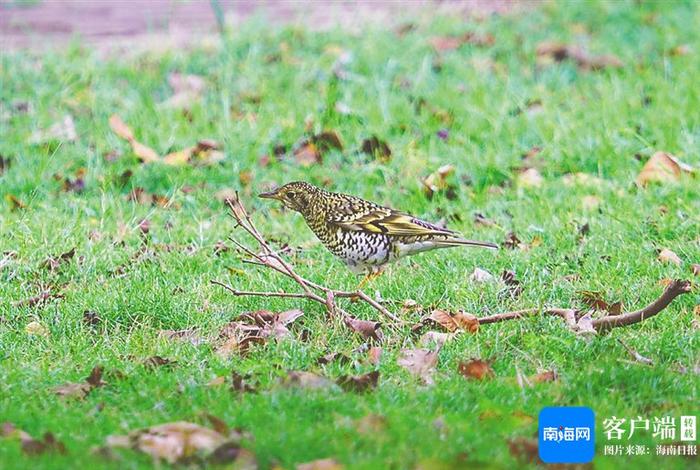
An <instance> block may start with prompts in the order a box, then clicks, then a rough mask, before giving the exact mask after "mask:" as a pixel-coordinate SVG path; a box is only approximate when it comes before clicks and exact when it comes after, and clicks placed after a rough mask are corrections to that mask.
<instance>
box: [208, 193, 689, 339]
mask: <svg viewBox="0 0 700 470" xmlns="http://www.w3.org/2000/svg"><path fill="white" fill-rule="evenodd" d="M227 202H228V206H229V208H230V209H231V216H232V217H233V218H234V219H235V220H236V227H240V228H242V229H243V230H245V231H246V232H247V233H248V234H249V235H251V236H252V237H253V238H254V239H255V241H256V242H257V244H258V245H259V248H260V252H255V251H254V250H252V249H250V248H249V247H247V246H245V245H244V244H242V243H240V242H238V241H237V240H235V239H234V238H229V239H230V240H231V242H232V243H233V244H234V245H235V246H236V248H237V249H238V251H239V252H241V253H243V254H245V255H247V256H249V257H250V259H245V260H244V262H246V263H249V264H253V265H256V266H263V267H266V268H270V269H272V270H274V271H276V272H278V273H280V274H282V275H284V276H286V277H289V278H291V279H292V280H294V282H296V283H297V284H298V285H299V287H300V288H301V290H302V291H303V292H254V291H241V290H236V289H234V288H233V287H231V286H229V285H227V284H224V283H222V282H219V281H215V280H213V281H211V282H212V283H213V284H216V285H219V286H221V287H223V288H225V289H226V290H228V291H229V292H231V293H232V294H233V295H235V296H258V297H286V298H299V299H308V300H312V301H314V302H317V303H320V304H322V305H323V306H324V307H326V310H327V311H328V312H329V313H330V314H331V315H335V314H338V315H340V316H342V317H344V318H351V316H350V314H348V313H347V312H346V311H345V310H343V309H341V308H339V307H338V305H337V303H336V299H340V298H352V299H356V300H361V301H363V302H364V303H366V304H367V305H369V306H370V307H372V308H373V309H374V310H376V311H377V312H379V313H380V314H382V315H383V316H385V317H387V318H388V319H390V320H392V321H393V322H396V323H397V324H405V323H406V322H404V321H403V320H401V319H399V318H398V317H396V315H394V314H392V313H391V312H390V311H389V310H388V309H387V308H386V307H384V306H383V305H381V304H380V303H379V302H377V301H376V300H375V299H373V298H372V297H370V296H369V295H367V294H366V293H365V292H363V291H361V290H357V291H340V290H335V289H331V288H329V287H326V286H323V285H321V284H317V283H315V282H312V281H309V280H308V279H305V278H303V277H301V276H300V275H299V274H297V272H296V271H295V270H294V268H293V267H292V265H290V264H289V263H288V262H287V261H285V260H284V259H283V258H282V256H280V254H279V253H277V252H276V251H275V250H273V249H272V247H270V245H269V243H268V242H267V240H265V238H264V237H263V236H262V235H261V234H260V231H258V229H257V228H256V227H255V225H254V224H253V221H252V220H251V218H250V216H249V215H248V212H247V211H246V209H245V207H243V204H241V201H240V199H239V197H238V193H236V197H235V198H234V199H229V200H228V201H227ZM690 290H691V284H690V282H689V281H685V280H680V279H677V280H674V281H672V282H671V283H670V284H669V285H668V286H667V287H666V289H665V290H664V292H663V293H662V294H661V296H660V297H659V298H658V299H656V300H655V301H654V302H652V303H651V304H649V305H647V306H646V307H644V308H642V309H641V310H637V311H635V312H628V313H623V314H621V315H614V316H613V315H610V316H607V317H603V318H596V319H591V315H590V313H588V314H586V315H583V316H581V317H580V318H578V319H577V318H576V313H577V311H576V310H575V309H572V308H545V309H541V308H529V309H525V310H516V311H513V312H504V313H498V314H495V315H490V316H487V317H482V318H479V324H480V325H486V324H489V323H499V322H502V321H508V320H516V319H521V318H525V317H529V316H533V315H538V314H542V315H553V316H557V317H560V318H561V319H562V320H564V322H565V323H566V326H567V327H568V328H569V329H571V330H572V331H575V332H577V333H591V334H593V333H597V332H602V331H608V330H610V329H612V328H617V327H621V326H628V325H633V324H635V323H640V322H642V321H644V320H646V319H648V318H651V317H653V316H654V315H656V314H658V313H659V312H661V311H662V310H664V309H665V308H666V307H667V306H668V305H669V304H670V303H671V302H672V301H673V299H675V298H676V297H678V296H679V295H681V294H685V293H688V292H690Z"/></svg>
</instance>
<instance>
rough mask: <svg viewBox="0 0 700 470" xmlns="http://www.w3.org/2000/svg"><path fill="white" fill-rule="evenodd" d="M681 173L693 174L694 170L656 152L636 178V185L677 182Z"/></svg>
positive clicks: (669, 155) (667, 155)
mask: <svg viewBox="0 0 700 470" xmlns="http://www.w3.org/2000/svg"><path fill="white" fill-rule="evenodd" d="M683 173H687V174H694V173H695V169H694V168H693V167H691V166H690V165H686V164H685V163H683V162H681V161H680V160H678V159H677V158H676V157H674V156H673V155H671V154H670V153H667V152H656V153H655V154H654V155H652V156H651V158H650V159H649V160H648V161H647V162H646V163H645V164H644V166H643V167H642V170H641V171H640V172H639V175H638V176H637V184H638V185H639V186H642V187H643V186H646V185H648V184H649V183H672V182H675V181H679V180H680V179H681V175H682V174H683Z"/></svg>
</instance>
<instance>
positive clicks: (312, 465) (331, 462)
mask: <svg viewBox="0 0 700 470" xmlns="http://www.w3.org/2000/svg"><path fill="white" fill-rule="evenodd" d="M344 468H345V467H344V466H343V465H342V464H340V463H338V461H337V460H335V459H319V460H314V461H312V462H306V463H300V464H298V465H297V470H343V469H344Z"/></svg>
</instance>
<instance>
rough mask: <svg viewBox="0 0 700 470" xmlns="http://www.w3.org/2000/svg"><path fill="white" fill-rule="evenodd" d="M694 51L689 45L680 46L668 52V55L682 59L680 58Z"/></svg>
mask: <svg viewBox="0 0 700 470" xmlns="http://www.w3.org/2000/svg"><path fill="white" fill-rule="evenodd" d="M692 51H693V48H692V47H691V46H690V45H689V44H679V45H677V46H675V47H672V48H671V49H669V50H667V51H666V54H668V55H670V56H672V57H680V56H684V55H688V54H690V53H691V52H692Z"/></svg>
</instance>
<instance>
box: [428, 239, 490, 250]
mask: <svg viewBox="0 0 700 470" xmlns="http://www.w3.org/2000/svg"><path fill="white" fill-rule="evenodd" d="M433 242H434V243H435V244H436V245H438V246H444V247H448V246H460V245H464V246H478V247H481V248H489V249H491V250H497V249H498V245H496V244H495V243H489V242H480V241H477V240H467V239H466V238H461V237H451V238H445V239H444V240H433Z"/></svg>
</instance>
